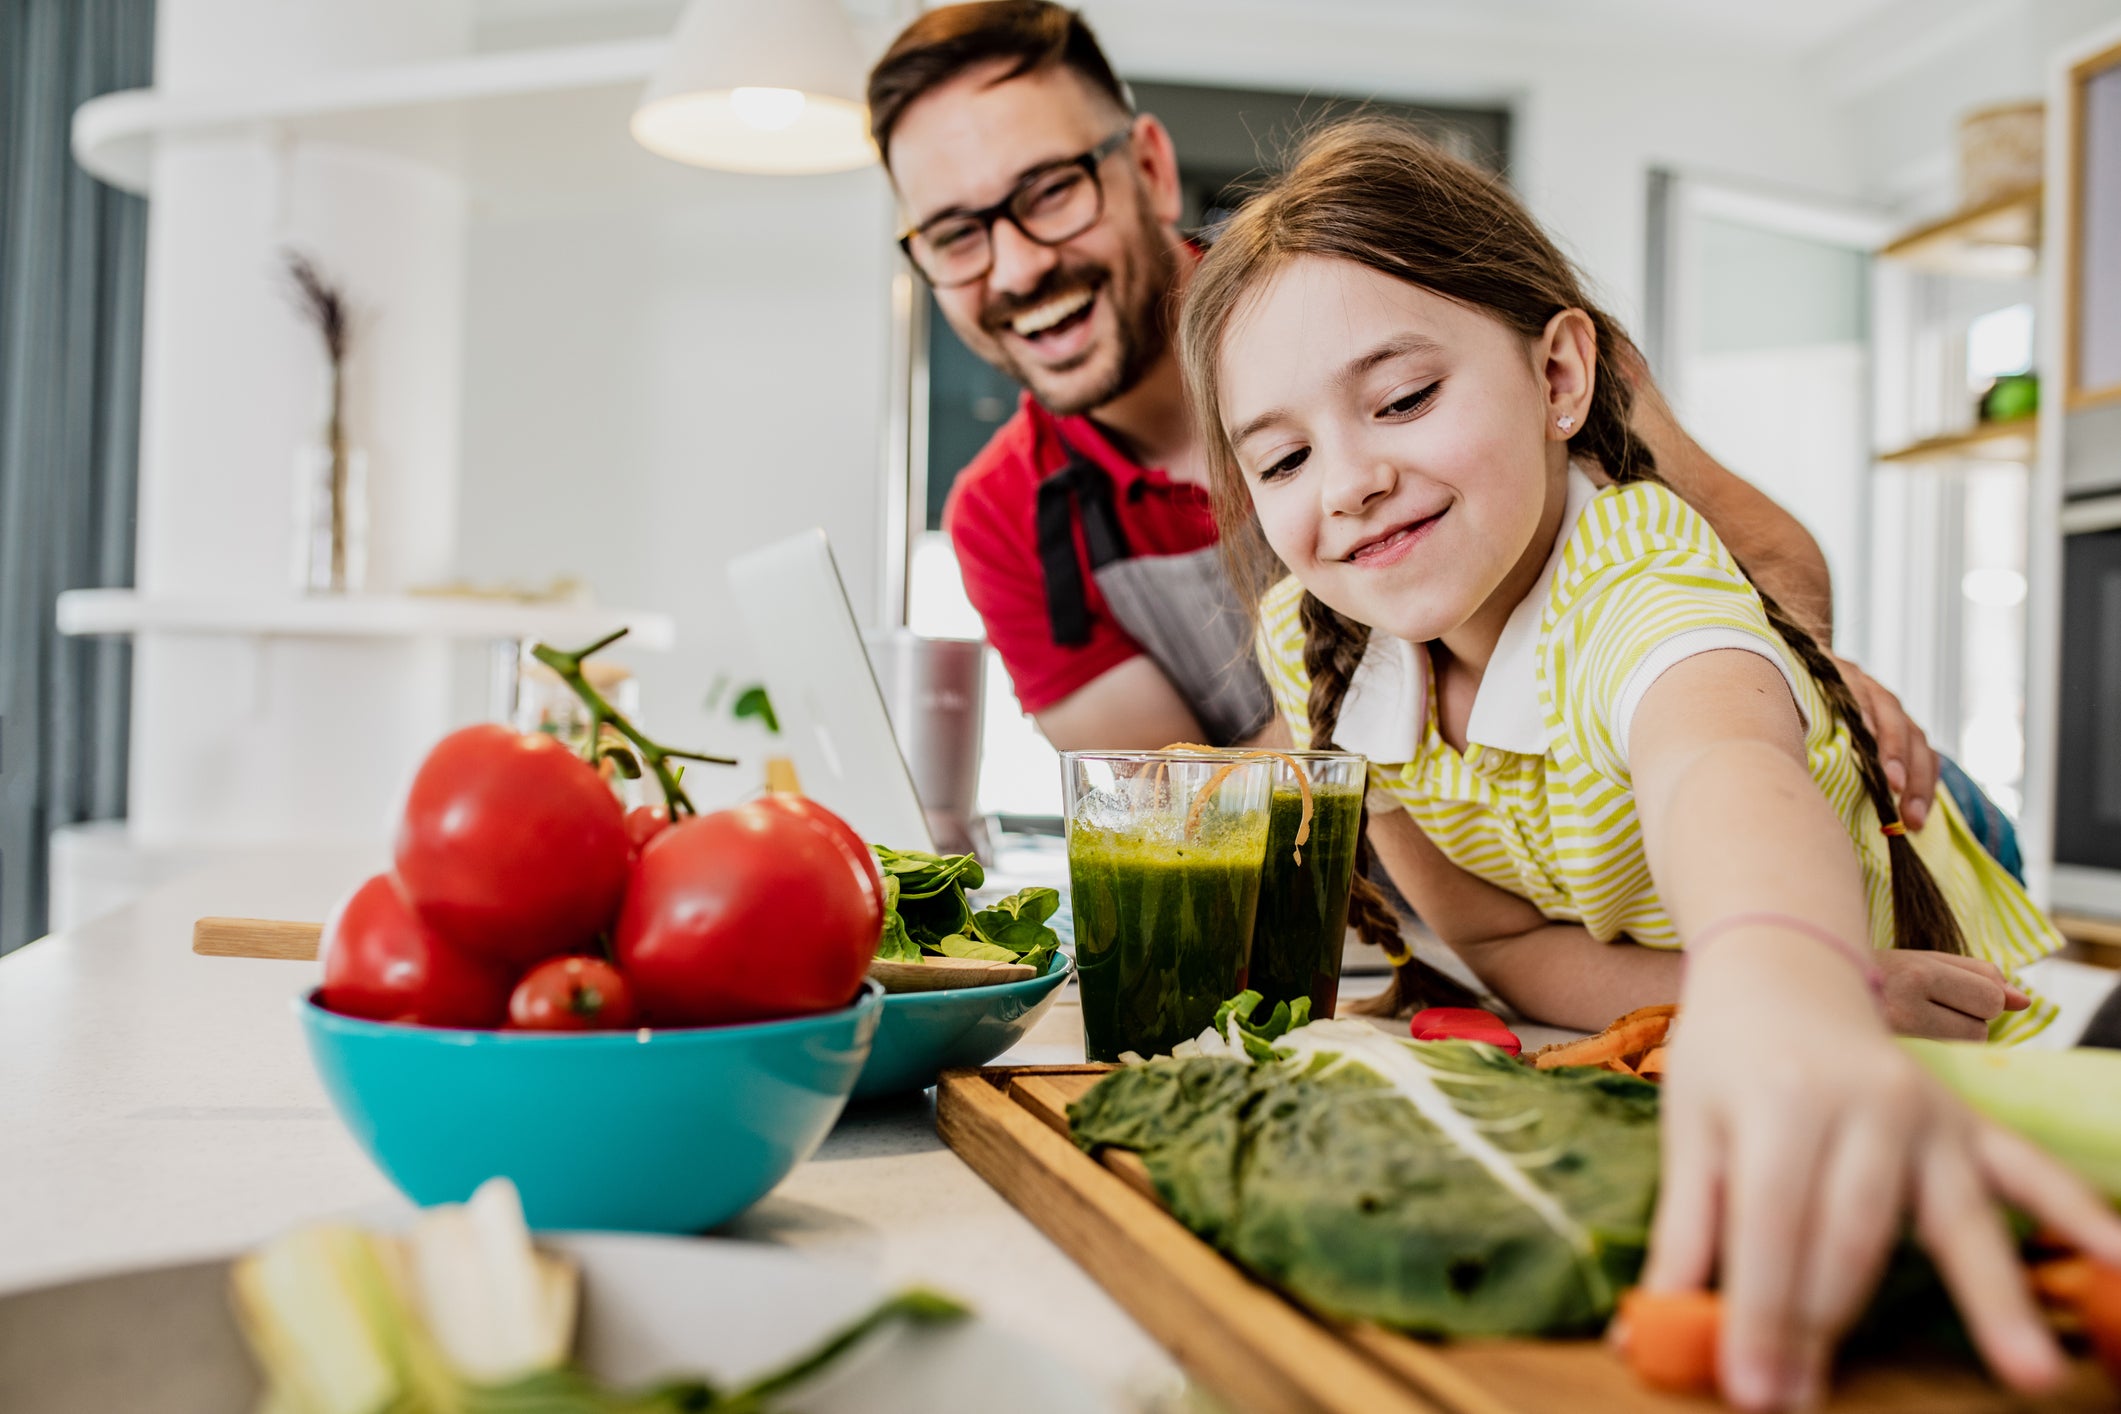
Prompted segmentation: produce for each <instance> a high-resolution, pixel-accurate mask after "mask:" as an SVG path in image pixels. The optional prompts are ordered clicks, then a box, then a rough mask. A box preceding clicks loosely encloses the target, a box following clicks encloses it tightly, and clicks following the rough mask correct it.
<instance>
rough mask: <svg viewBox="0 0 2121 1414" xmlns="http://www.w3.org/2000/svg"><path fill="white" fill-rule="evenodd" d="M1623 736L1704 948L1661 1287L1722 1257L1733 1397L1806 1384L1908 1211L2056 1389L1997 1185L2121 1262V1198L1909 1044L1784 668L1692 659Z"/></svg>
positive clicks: (1696, 977) (1672, 1117) (1787, 1401)
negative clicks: (2024, 1133) (1890, 1004)
mask: <svg viewBox="0 0 2121 1414" xmlns="http://www.w3.org/2000/svg"><path fill="white" fill-rule="evenodd" d="M1627 747H1628V756H1629V766H1630V770H1631V773H1632V775H1633V778H1634V788H1635V798H1636V805H1637V809H1638V811H1639V814H1640V818H1641V825H1642V834H1643V842H1644V846H1645V849H1646V851H1647V854H1648V859H1649V864H1650V871H1651V873H1652V875H1653V876H1654V878H1655V879H1656V881H1657V887H1658V891H1659V893H1660V895H1661V896H1662V898H1663V900H1664V902H1665V906H1666V907H1667V908H1668V909H1669V910H1670V912H1671V914H1672V917H1673V920H1674V921H1675V922H1676V923H1677V924H1678V926H1679V928H1680V931H1681V933H1682V935H1683V936H1686V937H1688V938H1690V939H1691V938H1695V937H1704V938H1705V943H1706V946H1705V948H1704V949H1703V950H1702V951H1700V952H1698V953H1696V954H1694V955H1693V956H1691V957H1690V958H1689V961H1690V963H1691V966H1690V968H1689V972H1688V975H1687V978H1686V981H1685V985H1684V988H1683V991H1682V1002H1683V1010H1682V1013H1681V1022H1680V1025H1679V1028H1678V1034H1677V1036H1676V1038H1675V1039H1674V1041H1673V1043H1672V1061H1671V1065H1670V1068H1669V1071H1668V1074H1667V1080H1666V1086H1665V1095H1664V1115H1665V1119H1664V1126H1665V1128H1664V1178H1663V1186H1662V1189H1661V1192H1660V1197H1659V1201H1658V1210H1657V1218H1656V1229H1655V1233H1654V1236H1653V1240H1652V1244H1651V1255H1650V1262H1649V1265H1648V1267H1647V1269H1646V1270H1645V1273H1644V1284H1645V1285H1646V1286H1648V1287H1650V1288H1652V1289H1672V1288H1690V1287H1694V1288H1698V1287H1701V1286H1705V1285H1707V1284H1708V1283H1709V1281H1710V1278H1711V1276H1712V1275H1714V1276H1715V1277H1716V1279H1717V1282H1718V1284H1719V1285H1720V1286H1721V1288H1722V1290H1723V1293H1724V1297H1725V1312H1726V1320H1725V1323H1724V1327H1723V1337H1722V1349H1721V1371H1722V1380H1723V1384H1724V1392H1725V1394H1726V1396H1727V1397H1728V1398H1729V1399H1731V1400H1732V1402H1734V1403H1736V1404H1738V1405H1739V1406H1740V1407H1743V1408H1748V1409H1773V1408H1785V1407H1791V1406H1802V1405H1808V1404H1810V1403H1812V1402H1815V1401H1816V1400H1817V1398H1818V1396H1819V1394H1820V1392H1821V1390H1822V1389H1823V1384H1824V1380H1825V1377H1826V1371H1827V1366H1828V1361H1829V1358H1830V1356H1831V1354H1832V1350H1833V1346H1834V1343H1835V1342H1836V1340H1838V1338H1839V1337H1840V1335H1841V1334H1842V1332H1844V1331H1845V1330H1847V1329H1848V1327H1849V1325H1850V1324H1851V1322H1852V1321H1853V1320H1854V1319H1855V1317H1856V1316H1857V1315H1858V1314H1859V1312H1860V1311H1861V1309H1862V1307H1863V1306H1864V1304H1865V1303H1866V1302H1867V1301H1868V1299H1869V1297H1870V1295H1871V1292H1872V1291H1873V1289H1874V1288H1875V1287H1876V1285H1877V1282H1878V1278H1879V1275H1880V1273H1881V1272H1882V1271H1883V1269H1884V1265H1885V1262H1886V1259H1887V1257H1888V1256H1889V1255H1890V1253H1891V1250H1892V1247H1893V1245H1894V1243H1895V1241H1896V1240H1897V1238H1898V1236H1899V1234H1900V1232H1901V1230H1902V1226H1903V1219H1904V1218H1905V1219H1908V1220H1911V1223H1912V1230H1913V1232H1914V1234H1915V1236H1916V1237H1917V1238H1918V1239H1919V1240H1920V1241H1921V1242H1922V1244H1923V1245H1924V1246H1925V1247H1927V1248H1928V1249H1929V1252H1930V1255H1931V1256H1932V1257H1933V1258H1934V1259H1935V1260H1936V1263H1937V1267H1938V1270H1939V1271H1940V1272H1941V1273H1942V1275H1943V1277H1944V1280H1945V1282H1946V1284H1947V1285H1948V1286H1949V1287H1950V1289H1951V1291H1952V1293H1953V1295H1954V1297H1955V1299H1956V1300H1957V1302H1958V1304H1959V1308H1960V1311H1961V1312H1962V1313H1963V1314H1964V1315H1965V1317H1966V1320H1967V1324H1968V1327H1969V1329H1970V1330H1971V1332H1972V1334H1973V1337H1974V1340H1975V1343H1976V1344H1977V1345H1978V1346H1979V1347H1980V1349H1981V1352H1982V1354H1983V1355H1984V1357H1985V1358H1986V1359H1987V1361H1988V1363H1989V1365H1990V1366H1991V1367H1992V1368H1993V1369H1994V1370H1995V1371H1996V1372H1997V1373H1998V1374H1999V1375H2001V1376H2002V1377H2003V1378H2004V1379H2006V1380H2007V1381H2009V1382H2010V1383H2011V1384H2013V1385H2015V1386H2018V1387H2019V1388H2022V1389H2040V1388H2045V1387H2049V1386H2052V1385H2053V1384H2054V1383H2056V1382H2057V1381H2059V1380H2060V1379H2061V1378H2062V1377H2063V1374H2064V1366H2063V1364H2062V1360H2061V1355H2060V1352H2059V1351H2058V1350H2057V1349H2056V1346H2055V1342H2054V1338H2053V1337H2052V1336H2051V1335H2050V1334H2049V1333H2048V1330H2047V1327H2046V1325H2045V1323H2044V1322H2043V1321H2042V1320H2041V1319H2040V1316H2039V1314H2038V1312H2037V1311H2036V1310H2035V1308H2034V1306H2033V1302H2032V1299H2031V1297H2030V1296H2029V1294H2028V1292H2027V1288H2026V1283H2025V1279H2024V1275H2023V1272H2022V1270H2021V1268H2020V1267H2019V1264H2018V1260H2017V1253H2016V1249H2015V1244H2014V1242H2013V1241H2012V1239H2011V1237H2010V1234H2009V1232H2008V1230H2007V1229H2006V1227H2005V1226H2004V1222H2003V1219H2002V1215H2001V1212H2000V1209H1999V1203H2002V1202H2008V1203H2010V1204H2012V1205H2013V1206H2015V1207H2017V1208H2020V1209H2022V1210H2024V1211H2025V1212H2027V1213H2028V1214H2030V1215H2032V1216H2033V1217H2034V1218H2036V1219H2039V1220H2040V1221H2042V1222H2044V1223H2046V1224H2048V1225H2050V1226H2052V1227H2054V1228H2055V1229H2057V1230H2058V1231H2060V1232H2062V1233H2063V1234H2064V1235H2065V1236H2067V1237H2068V1238H2070V1239H2072V1240H2074V1241H2075V1242H2076V1243H2078V1244H2079V1245H2081V1246H2082V1248H2083V1249H2084V1250H2085V1251H2087V1252H2089V1253H2090V1254H2092V1255H2094V1256H2096V1257H2098V1258H2100V1259H2102V1260H2104V1261H2108V1262H2114V1261H2121V1219H2117V1218H2116V1217H2115V1215H2114V1214H2113V1213H2111V1212H2109V1211H2107V1210H2106V1209H2105V1208H2104V1206H2103V1205H2102V1204H2101V1203H2100V1202H2099V1200H2098V1199H2096V1198H2095V1197H2094V1196H2093V1195H2092V1194H2091V1193H2090V1192H2089V1191H2088V1190H2086V1189H2085V1188H2084V1186H2083V1185H2082V1184H2081V1183H2079V1182H2078V1181H2077V1180H2076V1179H2075V1178H2073V1177H2072V1176H2071V1175H2069V1174H2068V1173H2067V1172H2066V1171H2065V1170H2064V1169H2063V1168H2061V1166H2059V1165H2058V1164H2056V1163H2054V1162H2053V1161H2052V1160H2050V1159H2048V1158H2047V1157H2046V1156H2045V1155H2044V1154H2042V1153H2040V1152H2038V1151H2037V1150H2035V1149H2034V1148H2033V1147H2032V1146H2031V1145H2029V1144H2027V1143H2025V1142H2024V1141H2022V1140H2019V1139H2017V1138H2015V1137H2014V1136H2011V1135H2009V1134H2008V1133H2006V1132H2005V1131H2003V1130H2001V1129H1998V1128H1996V1127H1995V1126H1992V1125H1990V1124H1988V1123H1986V1122H1985V1121H1982V1120H1980V1119H1978V1118H1976V1117H1975V1116H1974V1115H1973V1114H1972V1113H1971V1112H1970V1111H1969V1110H1967V1109H1966V1108H1965V1107H1964V1106H1962V1105H1960V1104H1959V1103H1958V1102H1957V1101H1956V1100H1954V1099H1953V1098H1951V1097H1950V1096H1949V1095H1948V1094H1947V1093H1946V1092H1945V1091H1944V1090H1943V1089H1942V1088H1941V1087H1940V1086H1938V1085H1937V1084H1936V1083H1934V1082H1933V1081H1931V1080H1930V1079H1929V1077H1928V1076H1927V1075H1926V1074H1925V1073H1924V1072H1923V1071H1922V1070H1921V1069H1920V1068H1919V1067H1918V1066H1917V1065H1916V1064H1915V1063H1914V1062H1913V1061H1912V1060H1911V1059H1910V1058H1909V1057H1908V1055H1907V1054H1906V1052H1904V1051H1903V1050H1902V1049H1901V1048H1900V1047H1899V1046H1897V1045H1896V1044H1894V1043H1893V1041H1892V1040H1891V1038H1890V1036H1889V1034H1888V1032H1887V1030H1886V1028H1885V1025H1884V1024H1883V1022H1882V1021H1881V1020H1880V1018H1879V1014H1878V1011H1877V1008H1876V1004H1875V1002H1874V999H1873V997H1872V995H1871V991H1870V988H1869V986H1868V985H1867V982H1866V971H1865V968H1866V965H1867V964H1869V963H1870V961H1871V956H1870V951H1869V947H1868V941H1867V939H1868V923H1867V914H1866V909H1865V902H1864V892H1863V879H1862V874H1861V871H1860V868H1859V866H1858V864H1857V860H1856V856H1855V852H1854V851H1853V850H1852V849H1851V848H1850V846H1849V841H1848V835H1847V833H1846V831H1845V830H1844V828H1843V827H1842V824H1841V822H1840V820H1839V819H1838V818H1837V817H1836V816H1835V815H1834V813H1833V811H1832V810H1831V809H1830V808H1829V807H1828V805H1827V803H1826V801H1825V799H1824V798H1823V797H1822V796H1821V795H1820V793H1819V791H1818V788H1817V787H1816V786H1815V785H1814V784H1813V782H1812V780H1811V777H1810V774H1809V772H1808V771H1807V770H1806V767H1805V755H1804V737H1803V730H1802V723H1801V722H1800V720H1799V718H1798V715H1797V711H1796V707H1795V704H1794V703H1793V702H1792V700H1791V698H1790V693H1789V689H1788V686H1787V685H1786V684H1785V682H1784V681H1783V679H1782V677H1781V675H1780V673H1778V672H1777V671H1776V670H1775V668H1774V667H1773V666H1772V665H1771V664H1769V663H1768V662H1767V661H1766V660H1765V659H1763V658H1760V657H1759V656H1757V655H1755V654H1751V653H1746V652H1742V651H1723V652H1716V653H1707V654H1703V655H1701V656H1699V657H1695V658H1690V659H1688V660H1686V661H1684V662H1682V663H1680V664H1679V665H1678V666H1676V667H1674V668H1672V669H1671V670H1670V671H1668V672H1666V673H1665V674H1664V675H1663V676H1662V677H1660V678H1659V679H1658V680H1657V682H1656V683H1655V684H1654V685H1653V686H1652V687H1651V688H1650V691H1649V693H1648V695H1647V696H1646V697H1645V698H1644V699H1643V702H1642V705H1641V707H1640V709H1639V710H1638V711H1637V713H1636V716H1635V718H1634V722H1633V727H1632V737H1631V740H1630V741H1629V742H1628V743H1627ZM1777 915H1779V918H1778V917H1777ZM1820 933H1824V934H1826V935H1828V936H1829V937H1830V938H1832V939H1838V940H1842V941H1841V942H1840V943H1838V944H1837V943H1835V942H1830V941H1823V940H1821V938H1820V937H1819V936H1818V934H1820Z"/></svg>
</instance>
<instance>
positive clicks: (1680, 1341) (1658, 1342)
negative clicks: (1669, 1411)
mask: <svg viewBox="0 0 2121 1414" xmlns="http://www.w3.org/2000/svg"><path fill="white" fill-rule="evenodd" d="M1620 1319H1621V1322H1622V1325H1623V1328H1624V1330H1625V1342H1626V1350H1627V1359H1628V1368H1629V1369H1631V1370H1633V1371H1634V1372H1635V1378H1636V1379H1638V1380H1641V1381H1642V1382H1643V1383H1644V1384H1646V1385H1648V1386H1650V1388H1652V1389H1661V1390H1667V1391H1669V1392H1671V1393H1673V1394H1709V1395H1712V1394H1714V1393H1715V1392H1716V1342H1717V1340H1718V1338H1719V1337H1720V1336H1721V1335H1722V1332H1723V1298H1722V1297H1720V1296H1718V1295H1717V1294H1716V1293H1715V1292H1713V1291H1644V1290H1643V1289H1642V1288H1641V1287H1636V1288H1634V1289H1633V1290H1631V1291H1626V1292H1623V1293H1621V1297H1620Z"/></svg>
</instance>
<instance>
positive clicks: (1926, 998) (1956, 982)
mask: <svg viewBox="0 0 2121 1414" xmlns="http://www.w3.org/2000/svg"><path fill="white" fill-rule="evenodd" d="M1878 969H1879V971H1880V972H1882V973H1883V974H1884V976H1885V988H1884V996H1883V1001H1884V1005H1885V1024H1886V1025H1888V1026H1890V1027H1892V1028H1893V1030H1894V1031H1896V1032H1898V1033H1899V1034H1900V1035H1902V1036H1928V1037H1931V1038H1932V1039H1935V1040H1939V1041H1985V1040H1987V1039H1988V1024H1989V1022H1991V1021H1993V1020H1994V1019H1995V1018H1997V1017H1998V1016H2001V1015H2002V1014H2003V1013H2004V1012H2007V1011H2024V1010H2025V1009H2026V1008H2027V1007H2029V1006H2031V1005H2032V1004H2033V999H2032V998H2031V997H2030V996H2028V995H2026V994H2025V992H2024V991H2022V990H2020V989H2019V988H2018V987H2015V986H2013V985H2012V984H2011V981H2010V979H2009V978H2008V977H2005V976H2004V975H2003V970H2002V969H2001V968H1999V967H1997V966H1996V964H1994V963H1993V962H1983V961H1982V960H1981V959H1980V958H1978V957H1956V956H1954V955H1953V954H1951V953H1942V952H1910V951H1907V950H1905V949H1902V948H1891V949H1888V950H1886V951H1883V952H1880V953H1879V954H1878Z"/></svg>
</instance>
